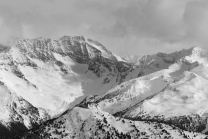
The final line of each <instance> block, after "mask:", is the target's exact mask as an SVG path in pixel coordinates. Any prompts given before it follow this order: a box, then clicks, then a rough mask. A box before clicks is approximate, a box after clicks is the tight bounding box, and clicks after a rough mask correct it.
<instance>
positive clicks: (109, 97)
mask: <svg viewBox="0 0 208 139" xmlns="http://www.w3.org/2000/svg"><path fill="white" fill-rule="evenodd" d="M207 67H208V52H207V51H206V50H203V49H201V48H199V47H192V48H190V49H187V50H186V49H184V50H181V51H178V52H174V53H171V54H165V53H157V54H154V55H145V56H138V57H134V56H130V57H128V58H121V57H119V56H118V55H116V54H113V53H112V52H110V51H109V50H107V49H106V48H105V47H104V46H103V45H102V44H100V43H99V42H97V41H93V40H91V39H85V38H84V37H82V36H77V37H69V36H64V37H62V38H60V39H56V40H52V39H45V38H37V39H20V40H18V41H17V42H16V44H15V46H13V47H11V48H8V47H2V49H1V50H0V89H1V91H0V96H1V97H0V99H1V101H0V137H2V138H9V137H11V138H12V137H14V136H19V138H28V139H31V138H76V139H82V138H109V137H110V138H145V137H146V138H168V137H172V138H177V139H178V138H188V137H190V138H191V137H193V138H195V137H196V138H205V137H206V135H205V134H206V133H207V128H206V127H207V110H208V108H207V99H208V93H207V92H208V88H207V84H208V70H207Z"/></svg>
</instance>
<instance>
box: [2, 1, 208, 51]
mask: <svg viewBox="0 0 208 139" xmlns="http://www.w3.org/2000/svg"><path fill="white" fill-rule="evenodd" d="M207 13H208V1H206V0H183V1H182V0H168V1H167V0H114V1H111V0H99V1H97V0H85V1H83V0H70V1H68V0H36V1H32V0H18V3H17V2H15V3H14V1H12V0H1V2H0V42H1V43H3V44H7V43H9V42H10V41H11V40H12V39H13V38H15V37H19V38H37V37H47V38H60V37H62V36H64V35H69V36H77V35H81V36H85V37H87V38H92V39H94V40H97V41H99V42H100V43H102V44H103V45H104V46H106V47H107V48H108V49H110V50H111V51H113V52H114V53H117V54H121V55H127V54H138V55H140V54H151V53H155V52H158V51H162V52H172V51H175V50H180V49H182V48H188V47H192V46H195V45H197V46H199V47H202V48H205V49H206V45H207V44H208V14H207Z"/></svg>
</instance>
